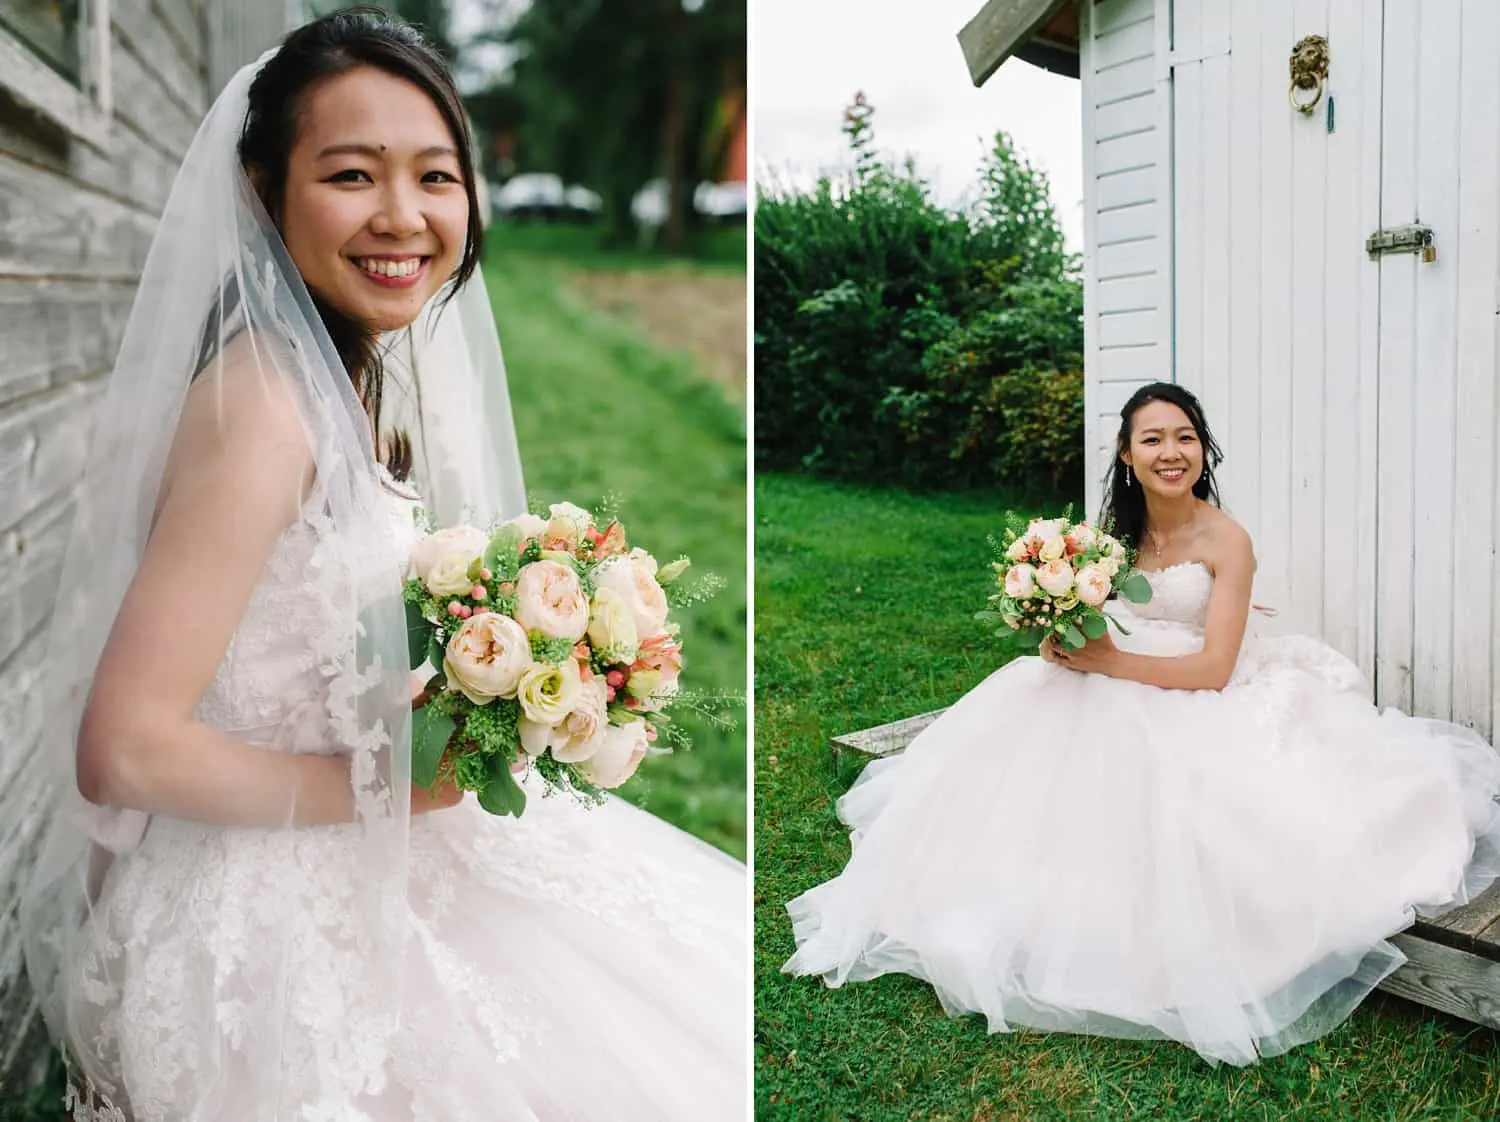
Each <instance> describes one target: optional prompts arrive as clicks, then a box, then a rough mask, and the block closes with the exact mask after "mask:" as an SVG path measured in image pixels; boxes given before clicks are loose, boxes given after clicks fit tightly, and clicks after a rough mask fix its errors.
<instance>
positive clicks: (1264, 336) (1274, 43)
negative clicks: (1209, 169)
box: [1255, 0, 1306, 626]
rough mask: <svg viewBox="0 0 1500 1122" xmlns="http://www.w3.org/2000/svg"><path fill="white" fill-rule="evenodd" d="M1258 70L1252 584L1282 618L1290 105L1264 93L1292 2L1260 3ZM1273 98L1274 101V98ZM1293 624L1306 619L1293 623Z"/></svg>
mask: <svg viewBox="0 0 1500 1122" xmlns="http://www.w3.org/2000/svg"><path fill="white" fill-rule="evenodd" d="M1260 11H1261V35H1262V38H1261V52H1260V53H1261V65H1262V66H1263V67H1264V68H1265V73H1266V75H1267V81H1266V88H1264V89H1263V90H1262V98H1261V104H1262V105H1263V106H1264V109H1263V111H1262V115H1261V122H1260V149H1261V165H1260V235H1261V240H1260V314H1261V325H1260V326H1261V336H1260V390H1261V399H1260V456H1259V464H1260V471H1259V478H1260V494H1259V499H1260V516H1259V519H1258V522H1257V526H1258V529H1259V533H1260V537H1259V539H1258V540H1257V541H1256V543H1255V547H1256V554H1257V556H1258V557H1259V559H1260V585H1259V586H1260V587H1261V588H1263V589H1264V590H1265V594H1266V595H1267V596H1268V597H1270V598H1271V599H1270V602H1271V603H1274V604H1275V605H1276V606H1278V607H1279V608H1281V609H1282V610H1284V611H1287V612H1288V614H1290V608H1291V605H1290V603H1289V602H1288V599H1287V597H1288V594H1289V591H1290V589H1291V574H1290V571H1289V570H1290V559H1291V551H1292V546H1293V543H1292V541H1291V519H1290V513H1291V502H1290V499H1291V447H1290V442H1289V440H1288V437H1289V435H1290V426H1289V424H1288V413H1289V412H1290V409H1291V371H1292V336H1291V330H1290V327H1291V323H1292V284H1293V279H1292V272H1293V267H1294V262H1295V260H1296V248H1297V247H1296V246H1294V245H1293V243H1292V222H1291V216H1292V207H1293V203H1292V180H1293V177H1292V125H1293V121H1292V118H1293V117H1296V113H1294V112H1293V111H1292V110H1291V108H1290V107H1288V108H1287V109H1286V111H1285V112H1281V111H1280V110H1279V107H1275V108H1273V105H1272V100H1273V99H1272V98H1271V97H1270V96H1269V95H1270V93H1271V91H1272V90H1273V89H1274V86H1273V85H1272V82H1273V81H1274V82H1275V84H1277V85H1279V84H1280V80H1281V77H1282V75H1284V74H1286V72H1287V71H1286V65H1287V63H1286V59H1287V55H1288V53H1289V51H1290V49H1291V44H1292V42H1293V41H1294V40H1295V35H1294V34H1293V32H1294V29H1295V26H1296V24H1295V20H1294V19H1293V3H1292V0H1264V2H1263V3H1262V4H1261V5H1260ZM1277 100H1280V99H1279V97H1278V99H1277ZM1293 618H1295V617H1293ZM1295 622H1296V624H1297V625H1298V626H1305V625H1306V621H1304V620H1295Z"/></svg>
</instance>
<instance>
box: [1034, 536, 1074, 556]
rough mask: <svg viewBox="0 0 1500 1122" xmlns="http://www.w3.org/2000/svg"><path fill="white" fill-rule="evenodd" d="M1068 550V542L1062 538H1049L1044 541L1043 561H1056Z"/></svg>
mask: <svg viewBox="0 0 1500 1122" xmlns="http://www.w3.org/2000/svg"><path fill="white" fill-rule="evenodd" d="M1067 552H1068V546H1067V543H1066V542H1065V541H1063V539H1062V538H1048V539H1046V540H1045V541H1044V542H1042V552H1041V558H1042V560H1043V561H1056V560H1057V559H1058V558H1059V557H1061V556H1062V555H1063V554H1065V553H1067Z"/></svg>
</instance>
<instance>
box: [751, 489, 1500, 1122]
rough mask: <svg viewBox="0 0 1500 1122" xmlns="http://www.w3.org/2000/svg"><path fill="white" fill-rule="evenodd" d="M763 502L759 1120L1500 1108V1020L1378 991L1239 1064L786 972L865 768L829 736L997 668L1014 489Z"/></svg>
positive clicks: (1444, 1113) (882, 987)
mask: <svg viewBox="0 0 1500 1122" xmlns="http://www.w3.org/2000/svg"><path fill="white" fill-rule="evenodd" d="M755 499H756V510H755V534H756V540H755V559H756V560H755V566H756V569H755V581H756V584H755V605H756V620H755V635H756V643H755V673H756V683H755V690H756V696H755V705H756V710H755V712H756V751H755V756H756V759H755V764H756V774H755V822H756V825H755V927H756V932H755V943H756V950H755V956H756V1014H755V1027H756V1033H755V1036H756V1069H757V1070H756V1087H755V1100H756V1117H757V1118H758V1119H785V1120H789V1122H790V1120H797V1122H801V1120H803V1119H808V1120H824V1119H827V1120H832V1119H840V1120H842V1119H858V1120H861V1122H872V1120H876V1119H923V1120H928V1119H930V1120H940V1119H943V1120H955V1122H956V1120H959V1119H964V1120H974V1122H980V1120H989V1122H996V1120H999V1119H1023V1118H1024V1119H1033V1118H1036V1119H1053V1118H1081V1117H1086V1118H1122V1119H1123V1118H1151V1119H1157V1118H1160V1119H1198V1118H1204V1119H1215V1120H1217V1119H1231V1118H1232V1119H1256V1120H1260V1119H1266V1120H1275V1119H1283V1118H1295V1119H1307V1120H1323V1119H1351V1120H1355V1119H1357V1120H1363V1119H1391V1120H1394V1119H1452V1120H1459V1119H1492V1118H1496V1117H1497V1116H1500V1082H1497V1076H1500V1049H1497V1043H1500V1034H1496V1033H1492V1032H1490V1031H1488V1030H1484V1029H1477V1028H1475V1027H1473V1026H1470V1025H1467V1024H1465V1023H1463V1022H1461V1021H1458V1020H1453V1019H1449V1018H1446V1017H1443V1016H1441V1015H1438V1014H1435V1013H1431V1012H1428V1011H1426V1010H1423V1009H1421V1008H1419V1007H1417V1006H1415V1005H1409V1004H1407V1003H1404V1002H1401V1001H1399V1000H1397V999H1395V998H1388V997H1384V996H1383V995H1376V996H1375V997H1373V998H1372V999H1371V1000H1369V1001H1368V1002H1366V1003H1365V1005H1364V1006H1363V1007H1361V1009H1360V1010H1359V1011H1358V1012H1357V1013H1356V1014H1355V1015H1354V1017H1353V1018H1351V1020H1350V1021H1349V1022H1347V1023H1346V1024H1345V1025H1343V1026H1342V1027H1340V1028H1339V1029H1338V1030H1336V1031H1335V1032H1333V1033H1331V1034H1330V1035H1329V1036H1327V1037H1325V1038H1324V1039H1322V1040H1320V1041H1317V1042H1315V1043H1313V1044H1310V1045H1307V1046H1304V1047H1302V1048H1298V1049H1294V1050H1293V1051H1292V1052H1291V1053H1289V1054H1287V1055H1285V1056H1280V1057H1277V1058H1275V1059H1271V1060H1267V1061H1263V1062H1262V1063H1260V1064H1258V1065H1256V1066H1254V1067H1251V1068H1248V1069H1236V1068H1231V1067H1228V1066H1220V1067H1218V1068H1212V1067H1210V1066H1208V1064H1206V1063H1205V1062H1203V1061H1202V1060H1200V1059H1199V1058H1198V1057H1197V1056H1196V1055H1195V1054H1194V1053H1192V1052H1190V1051H1189V1050H1187V1049H1186V1048H1183V1047H1181V1046H1179V1045H1176V1044H1169V1043H1155V1042H1149V1043H1140V1042H1129V1041H1116V1040H1105V1039H1101V1038H1093V1037H1082V1036H1068V1035H1062V1034H1052V1035H1047V1034H1039V1033H1015V1034H1011V1035H1005V1036H989V1035H987V1034H986V1032H985V1030H984V1023H983V1021H982V1020H981V1019H980V1018H978V1017H967V1018H963V1019H959V1020H952V1019H949V1018H948V1017H947V1016H945V1015H944V1014H943V1012H942V1010H941V1009H940V1008H939V1006H938V1004H937V1001H936V999H935V998H934V997H933V996H932V991H931V990H930V988H928V987H927V986H925V985H923V984H922V983H920V982H917V981H915V980H914V979H911V978H906V977H900V976H888V977H884V978H879V979H876V980H875V981H873V982H863V983H857V984H850V985H847V986H845V987H843V988H841V989H837V990H829V989H827V988H825V987H824V986H823V984H822V983H821V982H820V981H818V980H817V979H814V978H791V977H788V976H786V975H784V974H782V973H781V972H780V968H781V964H782V963H783V962H784V961H786V959H787V958H788V956H790V954H791V953H792V939H791V929H790V926H789V924H788V922H787V920H786V913H785V911H784V905H785V903H786V901H787V900H789V899H791V898H792V897H793V896H796V895H797V894H799V893H801V892H803V891H805V890H806V889H808V888H810V887H812V886H813V885H814V884H816V883H818V882H820V881H823V880H826V879H827V878H829V877H831V876H833V875H835V874H836V873H837V872H838V871H839V870H840V869H841V868H842V867H843V864H844V862H845V861H846V860H847V859H848V856H849V845H848V841H847V838H846V835H845V833H844V830H843V828H842V827H841V825H840V824H839V822H838V820H837V818H836V817H835V815H834V810H833V802H834V800H835V799H836V798H837V797H838V796H839V795H840V794H842V793H843V792H844V790H845V789H847V788H848V786H849V784H850V783H852V782H853V780H854V778H855V776H856V775H857V774H858V770H859V767H860V764H859V763H858V762H854V761H851V762H849V763H845V764H842V765H835V763H834V761H833V758H832V755H831V753H830V751H829V749H828V738H829V737H830V736H832V735H836V734H838V733H841V732H847V731H850V730H853V729H859V728H866V727H869V726H871V725H876V724H880V723H882V722H885V721H890V720H894V719H896V718H898V717H905V716H910V715H912V714H915V713H919V712H923V711H926V710H929V709H933V708H937V707H939V706H944V705H947V704H949V703H951V702H953V701H954V700H956V699H957V698H958V697H959V696H960V695H961V694H962V693H963V692H964V691H966V690H967V689H969V688H970V687H972V686H973V685H975V684H976V683H977V682H978V681H979V680H980V679H981V678H983V677H984V676H985V675H986V674H988V673H989V672H990V671H991V670H993V669H994V668H995V666H996V665H998V663H999V658H998V657H997V655H996V654H995V652H994V648H993V646H992V643H993V640H991V639H990V638H989V637H988V635H987V633H986V631H985V629H984V627H983V625H981V624H978V623H976V622H974V620H973V619H972V616H973V613H974V611H975V610H977V609H978V608H979V607H980V606H982V603H983V600H984V597H985V596H986V595H987V593H988V591H989V579H990V571H989V569H988V562H989V559H990V555H989V550H988V547H987V546H986V544H985V535H986V533H988V532H991V531H995V530H998V528H999V525H998V524H999V514H1000V512H1001V511H1002V510H1003V509H1004V508H1005V506H1006V500H1005V499H1004V497H1002V496H998V495H996V496H973V495H965V496H943V497H930V496H927V497H924V496H913V495H909V494H905V493H901V492H896V491H885V490H868V489H861V488H858V487H852V486H848V485H841V484H835V483H829V482H823V481H817V480H810V479H806V478H801V477H793V476H784V475H765V474H761V475H758V476H757V480H756V486H755Z"/></svg>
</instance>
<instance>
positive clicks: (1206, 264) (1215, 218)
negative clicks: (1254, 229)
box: [1198, 0, 1247, 443]
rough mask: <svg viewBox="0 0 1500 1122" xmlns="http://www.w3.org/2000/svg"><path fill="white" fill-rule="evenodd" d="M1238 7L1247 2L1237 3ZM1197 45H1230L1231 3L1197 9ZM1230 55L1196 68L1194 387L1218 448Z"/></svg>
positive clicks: (1223, 409)
mask: <svg viewBox="0 0 1500 1122" xmlns="http://www.w3.org/2000/svg"><path fill="white" fill-rule="evenodd" d="M1240 2H1241V3H1245V2H1247V0H1240ZM1201 12H1202V23H1201V26H1200V27H1199V29H1198V32H1199V35H1200V37H1201V42H1202V43H1203V44H1204V45H1205V46H1206V47H1207V48H1209V49H1210V50H1213V51H1221V50H1222V47H1223V46H1224V44H1226V43H1228V42H1229V40H1230V3H1229V0H1213V2H1212V3H1207V4H1204V5H1203V6H1202V8H1201ZM1230 57H1231V56H1230V55H1228V54H1223V53H1215V54H1213V55H1211V57H1208V58H1205V59H1204V60H1203V62H1202V63H1201V64H1199V71H1200V73H1199V91H1200V113H1199V120H1200V125H1199V145H1200V147H1199V152H1200V153H1201V155H1200V159H1199V165H1198V166H1199V171H1200V174H1201V175H1202V184H1203V186H1202V194H1201V200H1202V201H1201V206H1202V215H1203V218H1202V224H1201V227H1200V231H1199V233H1200V238H1201V241H1202V252H1201V255H1200V257H1199V277H1200V282H1199V283H1200V286H1201V288H1200V291H1201V294H1202V295H1201V297H1200V307H1201V314H1202V319H1201V323H1202V328H1201V330H1200V333H1199V341H1198V361H1199V372H1198V385H1199V386H1200V387H1201V393H1202V400H1203V407H1204V409H1205V410H1206V411H1207V413H1208V416H1209V417H1211V418H1213V425H1214V431H1215V434H1216V435H1217V437H1218V438H1219V440H1220V441H1221V442H1228V443H1233V441H1234V413H1233V411H1232V410H1231V409H1230V408H1229V304H1230V300H1229V287H1230V269H1229V252H1228V250H1229V209H1230V201H1229V191H1230V183H1229V160H1230V155H1229V153H1230V147H1231V143H1232V136H1231V133H1230V130H1229V120H1230V112H1229V68H1230Z"/></svg>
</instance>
